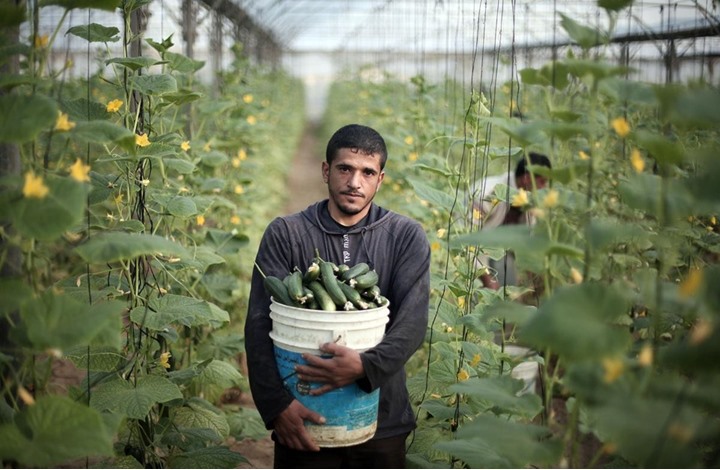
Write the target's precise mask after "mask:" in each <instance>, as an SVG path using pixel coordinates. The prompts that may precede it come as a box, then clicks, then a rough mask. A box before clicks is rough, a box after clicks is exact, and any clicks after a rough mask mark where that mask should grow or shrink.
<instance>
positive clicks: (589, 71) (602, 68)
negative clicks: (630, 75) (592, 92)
mask: <svg viewBox="0 0 720 470" xmlns="http://www.w3.org/2000/svg"><path fill="white" fill-rule="evenodd" d="M564 66H565V67H566V68H567V73H570V74H572V75H575V76H576V77H580V78H582V77H584V76H586V75H592V76H593V77H594V78H595V80H597V81H600V80H604V79H607V78H611V77H616V76H620V75H624V74H626V73H627V72H628V69H627V67H618V66H616V65H611V64H608V63H606V62H601V61H598V60H585V59H567V60H565V62H564Z"/></svg>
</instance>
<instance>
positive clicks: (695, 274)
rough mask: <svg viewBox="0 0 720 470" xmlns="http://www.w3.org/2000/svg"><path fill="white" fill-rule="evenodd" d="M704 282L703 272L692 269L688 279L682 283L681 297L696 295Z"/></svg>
mask: <svg viewBox="0 0 720 470" xmlns="http://www.w3.org/2000/svg"><path fill="white" fill-rule="evenodd" d="M702 280H703V273H702V271H701V270H699V269H697V268H693V269H691V270H690V272H689V273H688V275H687V277H686V278H685V279H684V280H683V281H682V282H681V283H680V288H679V289H680V297H683V298H688V297H692V296H693V295H695V294H696V293H697V291H698V290H700V286H701V285H702Z"/></svg>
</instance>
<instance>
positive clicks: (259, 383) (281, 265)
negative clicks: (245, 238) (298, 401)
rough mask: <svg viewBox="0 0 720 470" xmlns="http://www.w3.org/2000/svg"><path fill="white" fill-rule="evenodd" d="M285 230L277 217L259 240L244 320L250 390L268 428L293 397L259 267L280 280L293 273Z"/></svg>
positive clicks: (270, 427) (268, 298)
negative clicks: (283, 375)
mask: <svg viewBox="0 0 720 470" xmlns="http://www.w3.org/2000/svg"><path fill="white" fill-rule="evenodd" d="M284 231H286V228H285V226H284V223H283V222H282V220H281V219H275V220H274V221H273V222H271V223H270V225H269V226H268V228H267V229H266V230H265V233H264V235H263V237H262V240H261V241H260V247H259V249H258V253H257V256H256V258H255V267H254V268H253V273H252V281H251V285H250V298H249V301H248V311H247V317H246V319H245V352H246V356H247V366H248V375H249V377H248V378H249V381H250V390H251V392H252V396H253V400H254V401H255V406H256V407H257V409H258V412H259V413H260V416H262V419H263V421H264V423H265V427H266V428H267V429H272V426H273V424H272V423H273V421H274V420H275V418H276V417H277V416H278V415H279V414H280V413H281V412H282V411H283V410H284V409H285V408H287V407H288V406H289V405H290V403H291V402H292V400H293V397H292V395H291V394H290V392H288V391H287V390H286V389H285V387H284V386H283V383H282V379H281V377H280V373H279V372H278V368H277V364H276V362H275V352H274V350H273V342H272V339H271V338H270V331H271V330H272V320H271V319H270V295H269V294H267V292H266V291H265V288H264V286H263V276H262V275H261V274H260V272H259V271H258V266H259V267H260V269H261V270H262V272H263V273H264V274H265V275H267V276H270V275H273V276H277V277H279V278H280V279H282V276H284V275H285V274H287V273H289V272H290V270H291V268H290V267H289V264H290V262H289V260H288V259H287V256H288V255H287V253H288V252H289V250H287V249H283V248H284V245H283V242H282V241H281V240H283V239H285V240H287V237H284V236H282V235H281V234H282V233H283V232H284ZM285 248H286V247H285Z"/></svg>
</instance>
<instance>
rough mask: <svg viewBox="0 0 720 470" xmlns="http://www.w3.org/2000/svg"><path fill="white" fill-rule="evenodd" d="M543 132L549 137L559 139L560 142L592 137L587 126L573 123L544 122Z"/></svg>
mask: <svg viewBox="0 0 720 470" xmlns="http://www.w3.org/2000/svg"><path fill="white" fill-rule="evenodd" d="M542 131H543V132H544V133H545V134H547V135H548V136H549V137H557V138H558V139H560V140H569V139H573V138H577V137H587V136H589V135H590V131H589V129H588V125H587V124H581V123H572V122H543V123H542Z"/></svg>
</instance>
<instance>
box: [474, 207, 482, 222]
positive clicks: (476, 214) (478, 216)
mask: <svg viewBox="0 0 720 470" xmlns="http://www.w3.org/2000/svg"><path fill="white" fill-rule="evenodd" d="M472 218H473V220H475V221H478V220H480V219H482V212H480V209H475V208H473V214H472Z"/></svg>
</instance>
